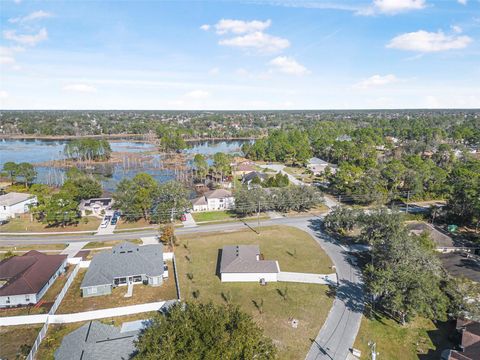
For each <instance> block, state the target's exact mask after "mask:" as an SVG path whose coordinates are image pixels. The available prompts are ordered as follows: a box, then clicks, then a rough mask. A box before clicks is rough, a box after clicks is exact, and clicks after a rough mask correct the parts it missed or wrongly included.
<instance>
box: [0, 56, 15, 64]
mask: <svg viewBox="0 0 480 360" xmlns="http://www.w3.org/2000/svg"><path fill="white" fill-rule="evenodd" d="M0 64H3V65H12V64H15V58H14V57H13V56H4V55H0Z"/></svg>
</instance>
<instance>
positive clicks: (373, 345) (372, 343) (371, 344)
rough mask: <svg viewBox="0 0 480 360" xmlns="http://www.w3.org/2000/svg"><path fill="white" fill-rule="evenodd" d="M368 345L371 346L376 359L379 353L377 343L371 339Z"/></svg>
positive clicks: (372, 354)
mask: <svg viewBox="0 0 480 360" xmlns="http://www.w3.org/2000/svg"><path fill="white" fill-rule="evenodd" d="M368 346H370V350H371V357H372V360H376V359H377V355H378V353H377V344H376V343H375V342H373V341H369V342H368Z"/></svg>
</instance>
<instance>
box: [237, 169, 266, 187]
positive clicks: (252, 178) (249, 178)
mask: <svg viewBox="0 0 480 360" xmlns="http://www.w3.org/2000/svg"><path fill="white" fill-rule="evenodd" d="M268 177H269V176H268V175H267V174H265V173H263V172H259V171H251V172H249V173H247V174H245V175H243V177H242V184H246V185H250V184H251V183H256V184H260V183H262V182H264V181H265V180H267V179H268Z"/></svg>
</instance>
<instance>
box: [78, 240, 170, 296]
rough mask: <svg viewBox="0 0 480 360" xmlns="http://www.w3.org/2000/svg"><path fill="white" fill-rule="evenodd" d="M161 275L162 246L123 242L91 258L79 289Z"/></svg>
mask: <svg viewBox="0 0 480 360" xmlns="http://www.w3.org/2000/svg"><path fill="white" fill-rule="evenodd" d="M143 274H145V275H147V276H161V275H163V245H162V244H151V245H143V246H137V245H135V244H132V243H129V242H125V243H122V244H120V245H117V246H115V247H113V249H112V250H110V251H104V252H101V253H99V254H97V255H95V256H94V257H93V260H92V262H91V263H90V266H89V267H88V270H87V273H86V274H85V277H84V278H83V281H82V285H81V286H80V287H82V288H83V287H88V286H97V285H107V284H112V283H113V279H114V278H117V277H125V276H132V275H143Z"/></svg>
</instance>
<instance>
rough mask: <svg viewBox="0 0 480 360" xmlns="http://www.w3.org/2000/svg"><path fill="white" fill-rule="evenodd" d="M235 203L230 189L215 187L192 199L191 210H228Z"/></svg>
mask: <svg viewBox="0 0 480 360" xmlns="http://www.w3.org/2000/svg"><path fill="white" fill-rule="evenodd" d="M234 204H235V198H234V197H233V195H232V192H231V191H228V190H225V189H217V190H212V191H207V192H206V193H204V194H203V195H202V196H199V197H198V198H196V199H194V200H192V209H193V211H217V210H230V209H232V208H233V206H234Z"/></svg>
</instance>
